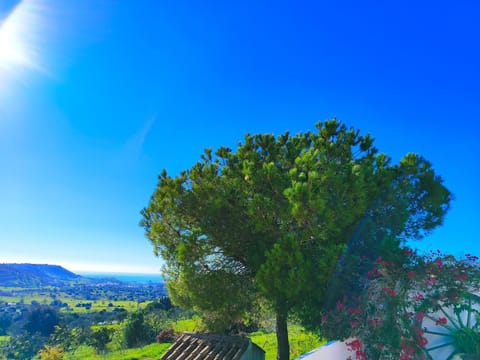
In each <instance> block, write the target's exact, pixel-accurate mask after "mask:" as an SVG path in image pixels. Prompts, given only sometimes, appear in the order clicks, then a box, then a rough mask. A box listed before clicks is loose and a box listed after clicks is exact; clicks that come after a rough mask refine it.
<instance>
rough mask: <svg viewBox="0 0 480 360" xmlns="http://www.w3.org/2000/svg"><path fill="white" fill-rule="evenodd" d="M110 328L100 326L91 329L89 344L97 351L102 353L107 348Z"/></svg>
mask: <svg viewBox="0 0 480 360" xmlns="http://www.w3.org/2000/svg"><path fill="white" fill-rule="evenodd" d="M111 336H112V330H109V329H108V328H106V327H102V328H100V329H98V330H95V331H92V333H91V335H90V337H89V341H88V342H89V345H91V346H93V347H94V348H95V351H96V352H97V353H102V352H104V351H105V350H106V349H107V344H108V343H109V342H110V340H111Z"/></svg>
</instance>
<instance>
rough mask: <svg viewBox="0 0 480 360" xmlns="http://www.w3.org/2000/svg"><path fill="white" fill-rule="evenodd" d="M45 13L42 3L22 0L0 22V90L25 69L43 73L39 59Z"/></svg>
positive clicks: (37, 0) (16, 78)
mask: <svg viewBox="0 0 480 360" xmlns="http://www.w3.org/2000/svg"><path fill="white" fill-rule="evenodd" d="M45 10H46V6H45V3H44V1H43V0H23V1H20V2H19V3H18V4H17V5H16V6H15V7H14V8H13V9H12V11H11V12H10V13H9V14H8V15H7V17H6V18H5V19H4V20H3V22H2V23H0V91H1V90H4V88H6V87H7V86H12V84H11V81H8V80H19V79H18V76H19V74H20V73H22V72H23V71H25V70H30V71H35V72H42V73H44V72H46V69H45V67H44V65H43V63H42V58H41V49H42V44H43V42H44V41H43V40H44V39H42V38H43V37H44V36H45V35H46V34H45V24H44V22H43V20H42V18H43V13H44V11H45Z"/></svg>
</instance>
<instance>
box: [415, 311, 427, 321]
mask: <svg viewBox="0 0 480 360" xmlns="http://www.w3.org/2000/svg"><path fill="white" fill-rule="evenodd" d="M424 317H425V313H423V312H419V313H418V314H417V315H415V320H417V321H418V322H421V321H422V320H423V318H424Z"/></svg>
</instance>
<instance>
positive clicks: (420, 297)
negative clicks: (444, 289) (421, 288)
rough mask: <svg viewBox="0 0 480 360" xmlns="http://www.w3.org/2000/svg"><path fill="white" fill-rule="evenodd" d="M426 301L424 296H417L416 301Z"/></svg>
mask: <svg viewBox="0 0 480 360" xmlns="http://www.w3.org/2000/svg"><path fill="white" fill-rule="evenodd" d="M423 299H424V297H423V295H422V294H420V293H418V294H417V295H415V301H422V300H423Z"/></svg>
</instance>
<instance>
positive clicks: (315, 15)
mask: <svg viewBox="0 0 480 360" xmlns="http://www.w3.org/2000/svg"><path fill="white" fill-rule="evenodd" d="M299 4H300V3H298V2H286V1H276V2H259V1H250V0H246V1H242V2H226V1H155V0H140V1H115V0H111V1H97V0H82V1H73V0H69V1H62V2H58V1H54V0H24V1H23V2H20V1H18V0H17V1H15V0H6V1H5V0H2V2H0V21H2V23H1V25H0V26H1V28H0V223H1V226H0V245H1V250H0V262H41V263H57V264H62V265H64V266H66V267H67V268H69V269H73V270H91V271H125V272H156V271H158V270H159V269H160V267H161V261H160V260H159V259H156V258H155V257H154V255H153V252H152V248H151V246H150V244H149V242H148V241H147V240H146V239H145V237H144V235H143V229H141V228H140V227H139V226H138V223H139V221H140V214H139V212H140V210H141V209H142V207H144V206H145V205H146V204H147V203H148V199H149V197H150V195H151V193H152V192H153V190H154V187H155V184H156V179H157V175H158V174H159V173H160V171H161V170H162V169H163V168H166V169H168V171H169V172H170V173H171V174H176V173H178V172H179V171H180V170H182V169H185V168H189V167H190V166H191V165H193V163H194V162H195V161H196V160H197V159H198V158H199V155H200V154H201V152H202V151H203V149H204V148H206V147H213V148H215V147H218V146H220V145H225V146H230V147H234V146H235V144H236V143H237V142H238V141H239V140H241V139H242V138H243V135H244V134H245V133H247V132H250V133H257V132H271V133H275V134H279V133H282V132H284V131H286V130H289V131H290V132H293V133H295V132H298V131H306V130H312V129H313V128H314V124H315V123H316V122H317V121H319V120H326V119H328V118H332V117H334V116H336V117H337V118H338V119H339V120H341V121H343V122H345V123H346V124H348V125H352V126H354V127H356V128H359V129H360V130H361V131H362V132H364V133H366V132H369V133H371V134H372V135H373V136H374V137H375V138H376V145H377V147H378V148H379V149H380V150H381V151H382V152H385V153H386V154H388V155H390V156H392V157H393V159H394V160H398V159H400V157H401V156H402V155H404V154H406V153H407V152H417V153H419V154H421V155H423V156H425V157H426V158H427V159H429V160H430V161H431V162H432V163H433V165H434V168H435V169H436V170H437V172H438V173H439V174H440V175H441V176H442V177H443V178H444V180H445V184H446V185H447V186H448V187H449V188H450V189H451V190H452V192H453V193H454V194H455V196H456V200H455V201H454V203H453V206H452V210H451V211H450V213H449V214H448V215H447V217H446V219H445V225H444V226H443V227H442V228H440V229H437V230H436V231H435V233H434V234H433V235H432V236H430V237H429V238H428V239H426V240H424V241H423V242H421V243H417V244H416V245H418V246H420V247H422V249H430V248H431V249H437V248H440V249H441V250H443V251H445V252H449V253H453V254H455V255H462V254H464V253H466V252H470V253H473V254H476V255H480V241H479V236H478V225H479V220H480V210H479V209H480V207H479V203H480V195H479V190H478V183H479V178H480V170H479V166H478V155H479V154H480V141H479V140H478V136H479V131H480V86H479V84H480V48H479V46H478V39H479V38H480V25H479V23H478V16H479V15H480V11H479V10H480V9H479V5H477V4H476V2H475V1H463V2H460V3H453V2H450V1H449V2H447V1H435V2H434V1H423V2H421V3H420V2H413V1H402V2H391V1H389V2H387V1H384V2H380V1H362V2H358V1H335V2H334V1H323V2H318V1H304V2H302V3H301V6H300V5H299ZM2 36H3V37H2ZM2 52H3V53H2Z"/></svg>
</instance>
